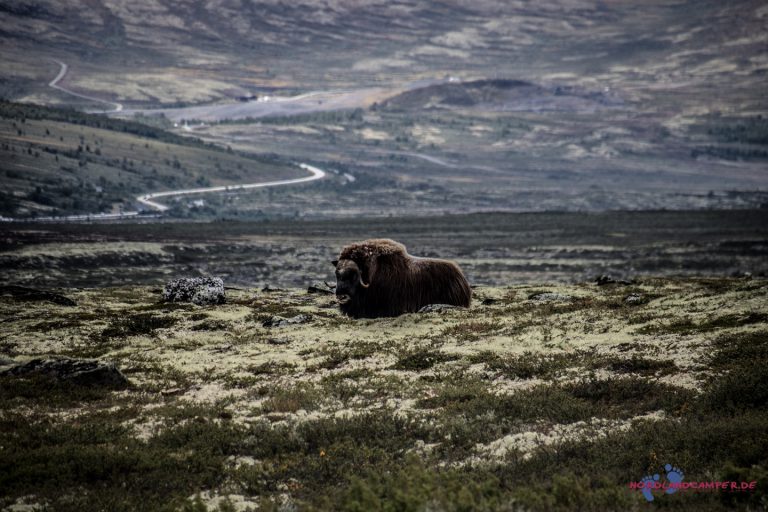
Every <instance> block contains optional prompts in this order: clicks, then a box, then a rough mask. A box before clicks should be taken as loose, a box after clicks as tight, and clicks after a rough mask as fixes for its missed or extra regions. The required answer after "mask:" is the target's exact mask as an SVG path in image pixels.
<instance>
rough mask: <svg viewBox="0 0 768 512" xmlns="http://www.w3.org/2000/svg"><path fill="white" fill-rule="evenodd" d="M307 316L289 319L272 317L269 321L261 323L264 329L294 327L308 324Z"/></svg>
mask: <svg viewBox="0 0 768 512" xmlns="http://www.w3.org/2000/svg"><path fill="white" fill-rule="evenodd" d="M309 318H310V317H309V315H296V316H292V317H291V318H284V317H282V316H277V315H275V316H273V317H272V318H270V319H269V320H266V321H264V322H262V324H261V325H262V326H264V327H285V326H287V325H296V324H303V323H306V322H309Z"/></svg>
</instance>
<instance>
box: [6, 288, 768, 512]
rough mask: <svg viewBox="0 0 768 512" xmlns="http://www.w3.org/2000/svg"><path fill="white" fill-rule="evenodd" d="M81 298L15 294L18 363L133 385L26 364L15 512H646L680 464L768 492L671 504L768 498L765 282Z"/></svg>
mask: <svg viewBox="0 0 768 512" xmlns="http://www.w3.org/2000/svg"><path fill="white" fill-rule="evenodd" d="M62 292H63V293H64V294H65V295H67V296H69V297H70V298H72V299H74V300H75V301H76V302H77V306H74V307H65V306H58V305H53V304H49V303H46V302H19V301H18V300H17V299H12V298H10V297H3V298H2V299H1V300H0V311H1V313H0V316H2V318H3V320H2V322H0V340H2V341H0V351H2V355H3V357H4V358H9V359H12V360H26V359H29V358H33V357H38V356H66V357H73V358H96V359H99V360H109V361H114V362H116V363H117V365H118V367H119V368H121V369H122V371H123V372H124V373H125V375H126V376H127V377H128V379H129V382H130V384H129V385H128V386H127V387H126V388H125V389H120V390H108V389H94V388H87V389H82V388H77V387H74V386H68V385H64V384H62V383H57V382H52V381H48V380H45V379H44V378H32V377H28V378H19V377H10V376H5V377H3V378H2V379H3V382H2V386H0V390H2V391H0V422H2V428H0V453H2V456H0V461H2V462H0V488H2V489H3V492H2V495H3V496H4V497H3V501H2V505H3V506H9V505H23V504H38V505H43V506H45V505H47V506H50V507H51V508H54V509H56V510H75V509H80V510H82V509H110V510H132V509H137V508H153V509H168V510H171V509H179V508H184V509H186V510H203V509H204V508H203V507H205V506H208V507H209V508H216V507H218V508H219V509H220V510H232V509H237V510H243V509H246V508H247V507H252V508H254V509H258V510H274V509H282V510H289V509H293V508H294V507H298V508H299V509H302V510H304V509H306V510H389V509H397V510H426V509H429V510H520V509H526V510H569V509H574V508H578V509H581V510H633V509H638V510H639V509H640V508H641V507H646V506H648V505H647V503H646V500H645V498H644V497H643V496H642V494H641V493H639V492H638V491H631V490H630V489H629V488H628V484H629V482H630V481H639V480H640V479H641V478H642V477H644V476H646V475H651V474H654V473H658V472H662V468H663V466H664V464H667V463H669V464H673V465H674V466H675V467H678V468H681V469H682V470H683V471H684V473H685V479H686V481H688V480H690V481H705V480H716V479H719V480H723V479H725V480H739V481H741V480H745V481H757V482H758V486H757V489H756V490H755V491H753V492H745V493H723V492H706V493H692V492H682V491H681V492H678V493H676V494H674V495H663V494H661V493H656V501H658V502H659V504H662V503H663V504H666V505H668V506H674V507H675V508H681V509H687V510H720V509H727V508H732V507H733V506H736V507H738V508H741V509H753V510H754V509H759V508H761V507H765V506H766V503H767V502H766V499H767V498H766V494H765V487H764V486H765V483H766V476H768V467H767V466H766V460H767V457H768V434H766V432H768V410H767V409H766V405H765V404H766V403H768V395H767V394H766V389H768V372H767V371H766V368H768V308H767V307H766V306H767V305H768V282H766V281H765V280H764V279H724V278H721V279H715V278H688V279H672V278H665V279H657V278H644V279H641V280H639V281H637V282H636V283H634V284H631V285H622V284H611V285H606V286H597V285H594V284H573V285H537V286H532V285H520V286H509V287H479V288H476V289H475V297H474V302H473V305H472V307H471V308H470V309H468V310H464V309H449V310H446V311H442V312H433V313H420V314H409V315H404V316H402V317H399V318H392V319H377V320H351V319H348V318H345V317H342V316H341V315H340V314H339V313H338V311H337V308H336V306H335V303H334V299H333V297H332V296H331V295H324V294H309V293H307V292H305V291H304V290H297V289H288V290H283V291H274V292H264V291H258V290H256V289H242V290H230V291H229V292H228V293H229V299H228V302H227V303H226V304H224V305H219V306H194V305H189V304H167V303H161V302H160V298H161V297H160V294H159V292H158V290H157V289H153V288H149V287H117V288H104V289H89V290H82V289H80V290H77V289H69V290H62ZM300 314H301V315H307V316H308V317H309V318H308V320H307V321H305V322H304V323H299V324H294V325H288V326H284V327H264V326H263V325H262V322H263V321H265V320H268V319H270V318H272V317H273V316H280V317H284V318H292V317H295V316H296V315H300ZM6 362H8V361H6Z"/></svg>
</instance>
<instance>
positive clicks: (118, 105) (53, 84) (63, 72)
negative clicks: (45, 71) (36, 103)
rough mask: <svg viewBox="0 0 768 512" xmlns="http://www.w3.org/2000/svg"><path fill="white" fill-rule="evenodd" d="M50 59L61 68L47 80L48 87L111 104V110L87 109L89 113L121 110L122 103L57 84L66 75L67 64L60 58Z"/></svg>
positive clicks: (85, 98) (89, 99)
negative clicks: (53, 76) (52, 77)
mask: <svg viewBox="0 0 768 512" xmlns="http://www.w3.org/2000/svg"><path fill="white" fill-rule="evenodd" d="M51 60H52V61H53V62H55V63H56V64H58V65H59V66H61V69H59V74H58V75H56V77H55V78H54V79H53V80H51V81H50V82H48V87H51V88H53V89H56V90H57V91H61V92H63V93H65V94H69V95H70V96H75V97H77V98H81V99H84V100H88V101H95V102H97V103H104V104H105V105H112V107H113V108H112V110H89V111H87V112H89V113H91V114H96V113H100V114H104V113H113V112H121V111H122V110H123V105H122V103H115V102H114V101H107V100H102V99H99V98H94V97H93V96H88V95H87V94H80V93H79V92H74V91H70V90H69V89H67V88H65V87H62V86H61V85H59V82H61V81H62V80H63V79H64V77H65V76H67V72H68V71H69V66H67V64H66V63H64V62H62V61H60V60H56V59H51Z"/></svg>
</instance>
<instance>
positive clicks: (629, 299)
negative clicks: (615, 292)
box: [624, 293, 645, 304]
mask: <svg viewBox="0 0 768 512" xmlns="http://www.w3.org/2000/svg"><path fill="white" fill-rule="evenodd" d="M624 302H626V303H627V304H642V303H643V302H645V295H642V294H640V293H630V294H629V295H627V296H626V297H624Z"/></svg>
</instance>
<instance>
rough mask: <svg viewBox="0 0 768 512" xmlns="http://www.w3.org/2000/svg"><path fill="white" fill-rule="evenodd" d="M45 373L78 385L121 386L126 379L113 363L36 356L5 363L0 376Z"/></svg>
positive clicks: (124, 383) (126, 381)
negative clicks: (8, 363) (9, 363)
mask: <svg viewBox="0 0 768 512" xmlns="http://www.w3.org/2000/svg"><path fill="white" fill-rule="evenodd" d="M8 375H12V376H18V377H22V376H27V375H45V376H47V377H51V378H53V379H55V380H58V381H63V382H71V383H73V384H78V385H80V386H101V387H110V388H121V387H124V386H126V385H127V384H128V379H126V378H125V375H123V373H122V372H121V371H120V370H118V369H117V366H115V363H111V362H105V361H96V360H91V359H70V358H66V357H58V358H37V359H32V360H30V361H27V362H24V363H18V364H12V365H6V367H5V368H3V369H2V370H0V376H8Z"/></svg>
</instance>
